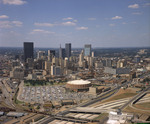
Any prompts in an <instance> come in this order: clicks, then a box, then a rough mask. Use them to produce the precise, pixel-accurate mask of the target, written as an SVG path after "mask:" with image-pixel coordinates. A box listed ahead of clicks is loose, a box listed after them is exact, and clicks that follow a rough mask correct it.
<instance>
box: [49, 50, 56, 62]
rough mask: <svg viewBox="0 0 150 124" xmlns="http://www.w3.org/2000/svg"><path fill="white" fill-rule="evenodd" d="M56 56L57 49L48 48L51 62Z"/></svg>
mask: <svg viewBox="0 0 150 124" xmlns="http://www.w3.org/2000/svg"><path fill="white" fill-rule="evenodd" d="M54 56H55V50H48V61H50V62H51V61H52V59H53V57H54Z"/></svg>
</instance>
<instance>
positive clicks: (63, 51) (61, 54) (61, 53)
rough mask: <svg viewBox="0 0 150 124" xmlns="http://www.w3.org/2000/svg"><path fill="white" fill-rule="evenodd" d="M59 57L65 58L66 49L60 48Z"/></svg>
mask: <svg viewBox="0 0 150 124" xmlns="http://www.w3.org/2000/svg"><path fill="white" fill-rule="evenodd" d="M59 58H63V59H64V58H65V49H64V48H61V46H60V48H59Z"/></svg>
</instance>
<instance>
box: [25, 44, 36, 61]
mask: <svg viewBox="0 0 150 124" xmlns="http://www.w3.org/2000/svg"><path fill="white" fill-rule="evenodd" d="M33 47H34V46H33V42H24V61H25V62H26V60H27V58H32V59H33V51H34V50H33V49H34V48H33Z"/></svg>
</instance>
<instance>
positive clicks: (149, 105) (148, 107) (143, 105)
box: [134, 102, 150, 110]
mask: <svg viewBox="0 0 150 124" xmlns="http://www.w3.org/2000/svg"><path fill="white" fill-rule="evenodd" d="M134 107H136V108H139V109H143V110H150V102H146V103H140V104H135V105H134Z"/></svg>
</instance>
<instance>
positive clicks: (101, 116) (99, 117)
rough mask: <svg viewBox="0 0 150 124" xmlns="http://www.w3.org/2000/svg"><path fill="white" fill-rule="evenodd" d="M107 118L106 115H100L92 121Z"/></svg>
mask: <svg viewBox="0 0 150 124" xmlns="http://www.w3.org/2000/svg"><path fill="white" fill-rule="evenodd" d="M107 116H108V113H102V114H100V115H99V116H98V117H96V118H94V120H102V119H104V118H105V117H107Z"/></svg>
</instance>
